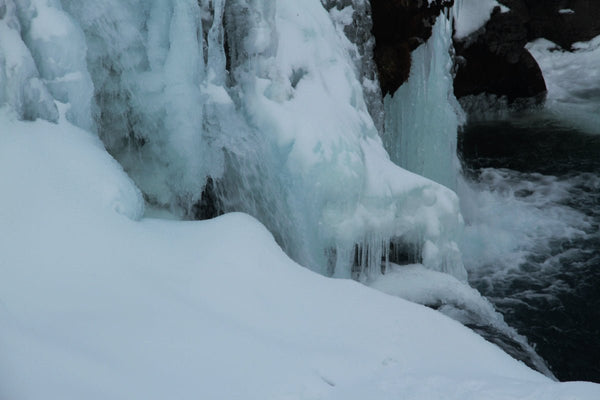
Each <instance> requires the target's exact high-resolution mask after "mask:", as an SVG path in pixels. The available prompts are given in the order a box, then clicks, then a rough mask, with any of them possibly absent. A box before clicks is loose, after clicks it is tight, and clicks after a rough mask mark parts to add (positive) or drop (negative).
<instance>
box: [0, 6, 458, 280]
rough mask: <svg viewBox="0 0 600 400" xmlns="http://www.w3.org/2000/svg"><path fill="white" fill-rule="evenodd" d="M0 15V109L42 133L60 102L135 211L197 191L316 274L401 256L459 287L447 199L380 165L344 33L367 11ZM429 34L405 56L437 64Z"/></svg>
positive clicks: (147, 9)
mask: <svg viewBox="0 0 600 400" xmlns="http://www.w3.org/2000/svg"><path fill="white" fill-rule="evenodd" d="M5 3H6V5H5V11H4V16H3V18H2V20H1V29H3V30H5V31H6V32H8V33H7V35H8V34H10V35H11V36H10V40H7V38H8V36H7V35H2V39H0V41H1V42H0V43H2V45H1V46H0V51H1V52H2V54H3V58H2V60H3V63H4V64H5V65H7V66H9V67H10V68H4V69H3V70H2V71H3V74H0V77H3V76H6V75H7V73H8V74H11V73H13V72H11V71H15V68H12V67H11V66H12V65H13V64H14V63H15V62H16V61H13V59H14V58H15V55H14V53H15V51H18V55H19V57H20V59H19V62H20V63H21V64H20V65H22V67H19V68H17V69H16V70H17V71H19V74H20V77H19V79H20V80H15V79H14V78H13V77H12V76H7V77H6V78H2V79H5V81H6V82H10V84H4V85H0V86H2V88H3V91H4V93H5V94H4V96H3V98H1V99H2V102H3V103H8V104H10V105H11V107H12V108H14V109H15V110H17V112H18V113H19V115H20V116H21V117H23V118H29V119H33V118H36V117H42V118H45V119H48V120H51V121H56V120H57V115H58V113H57V111H56V106H55V105H54V100H56V101H59V102H62V103H68V104H69V109H68V111H67V114H66V116H67V118H68V119H69V120H70V121H71V122H72V123H74V124H76V125H77V126H79V127H82V128H84V129H87V130H89V131H95V132H98V134H99V136H100V138H101V139H102V141H103V142H104V144H105V146H106V147H107V149H108V150H109V152H110V153H111V154H112V155H113V156H114V157H115V158H116V159H117V160H118V161H119V162H120V163H121V164H122V165H123V167H124V168H125V170H126V171H127V172H128V173H129V174H130V176H131V177H132V178H133V179H134V181H135V182H136V184H137V185H138V186H139V187H140V189H141V190H142V192H143V193H144V196H145V198H146V200H147V201H148V202H149V203H150V204H153V205H155V206H160V207H168V208H171V210H173V211H175V212H177V213H179V215H180V216H182V217H184V218H193V217H195V216H197V215H196V214H198V207H199V204H200V203H201V202H202V201H203V195H210V196H212V197H213V199H214V202H215V203H216V205H215V207H216V208H219V210H217V211H244V212H248V213H250V214H252V215H254V216H256V217H257V218H258V219H259V220H261V221H262V222H263V223H264V224H265V225H266V226H267V227H268V228H269V229H270V230H271V231H272V232H273V234H274V235H275V237H276V238H277V240H278V242H279V243H280V244H281V245H282V246H283V247H284V249H285V250H286V251H287V252H288V254H290V255H291V256H292V257H293V258H294V259H295V260H297V261H299V262H300V263H302V264H303V265H305V266H308V267H310V268H312V269H314V270H316V271H319V272H321V273H324V274H328V275H336V276H344V277H349V276H354V277H355V278H361V277H362V278H364V277H366V276H367V275H369V274H379V273H381V269H382V265H381V264H382V261H383V262H384V265H385V262H386V261H387V260H389V258H390V257H392V258H394V257H395V256H397V257H406V254H409V256H408V258H409V259H410V261H416V262H422V263H423V264H424V265H426V266H427V267H429V268H432V269H435V270H439V271H445V272H449V273H452V274H454V275H455V276H457V277H459V278H460V279H465V277H466V275H465V272H464V268H463V266H462V263H461V261H460V254H459V252H458V246H457V240H458V238H459V236H460V231H461V226H462V219H461V216H460V214H459V210H458V201H457V198H456V195H455V194H454V193H453V192H452V191H451V190H448V189H446V188H444V187H442V186H440V185H438V184H436V183H434V182H432V181H430V180H427V179H425V178H422V177H419V176H417V175H415V174H412V173H410V172H407V171H405V170H403V169H401V168H399V167H397V166H396V165H394V163H393V162H392V161H390V159H389V157H388V155H387V153H386V151H385V150H384V147H383V145H382V140H381V139H380V137H379V133H378V130H377V124H379V125H382V116H381V112H382V106H381V103H380V102H379V103H378V100H377V97H378V91H377V89H376V86H377V85H376V80H375V79H376V78H375V75H374V72H373V71H374V70H373V68H374V67H373V65H372V61H370V60H371V57H370V52H372V46H373V42H372V38H371V37H370V36H369V35H368V32H366V33H365V32H363V34H356V31H355V30H354V31H353V30H352V29H347V27H348V26H349V25H351V24H352V22H351V21H352V16H353V15H354V13H355V9H357V10H358V11H360V12H363V11H364V10H365V7H367V5H366V4H365V2H364V1H359V0H356V1H353V2H345V3H344V2H327V3H328V4H326V5H327V6H328V9H329V12H327V11H326V9H325V8H324V7H323V5H322V4H321V2H320V1H319V0H307V1H303V2H277V3H275V2H271V1H259V0H236V1H229V2H225V1H223V0H203V1H195V0H179V1H174V0H153V1H142V0H126V1H116V0H106V1H101V2H97V1H96V2H88V1H71V0H63V1H58V0H52V1H50V0H49V1H46V0H36V1H27V0H18V1H15V0H5ZM361 7H362V8H361ZM440 21H441V22H440V23H439V24H438V25H440V26H442V28H439V29H438V30H440V29H445V28H444V27H446V25H447V24H448V22H444V21H446V20H445V19H444V18H441V20H440ZM352 32H354V34H353V33H352ZM436 35H437V36H436V37H438V39H436V40H434V41H433V42H434V44H432V45H428V46H427V50H426V52H428V54H427V55H422V56H418V57H422V58H427V57H434V58H435V55H433V54H432V52H436V51H437V52H441V53H443V54H444V55H443V56H442V60H441V62H442V63H444V62H447V61H448V60H449V58H448V57H449V56H448V55H447V44H448V43H447V42H444V41H443V39H442V38H441V36H440V35H442V32H441V31H440V32H438V33H437V34H436ZM67 37H68V38H69V39H68V40H66V39H65V38H67ZM446 40H449V39H446ZM440 41H441V42H440ZM438 42H440V43H441V44H438ZM15 43H16V44H15ZM444 46H445V48H444ZM11 57H12V58H11ZM11 63H12V64H11ZM436 65H437V64H436V63H434V67H436ZM445 67H447V65H446V64H444V65H443V66H442V65H440V67H439V68H445ZM436 68H437V67H436ZM426 69H427V70H428V69H429V66H427V67H426ZM438 72H439V71H438V70H436V71H434V72H433V73H432V74H430V75H429V76H430V77H431V79H437V77H439V76H440V75H439V74H438ZM443 72H444V74H445V75H443V76H442V80H445V79H450V78H449V76H448V74H447V71H446V70H444V71H443ZM0 82H2V81H0ZM447 84H448V83H447V82H445V81H443V82H442V83H441V90H442V91H443V90H445V89H446V85H447ZM431 87H437V86H436V85H435V84H434V83H432V84H431ZM438 90H439V89H438ZM365 93H366V97H367V100H368V101H365ZM437 93H438V92H436V93H435V94H437ZM432 95H433V94H432ZM396 97H397V98H398V97H400V96H399V95H397V96H396ZM443 103H444V102H443ZM443 106H447V104H446V103H444V105H443ZM369 111H370V113H369ZM443 112H448V113H449V112H454V111H453V110H451V109H449V108H448V107H446V108H445V109H444V111H443ZM372 115H373V116H374V117H375V121H376V122H377V123H374V122H373V121H374V119H373V116H372ZM441 117H443V118H446V116H445V115H444V116H441ZM444 121H445V120H444ZM444 123H445V122H444ZM455 127H456V122H451V123H450V124H449V125H448V127H447V129H448V130H451V129H455ZM432 129H436V127H432ZM450 136H451V135H449V138H448V140H449V144H447V145H446V144H444V146H446V147H445V148H444V149H443V151H444V152H445V153H446V154H449V153H450V152H452V149H453V148H454V147H453V144H452V142H451V141H452V140H453V139H452V138H451V137H450ZM435 154H440V155H441V154H442V151H441V150H440V152H438V153H435ZM452 157H453V156H452ZM450 162H453V160H450ZM437 167H438V168H439V170H440V171H444V173H446V171H447V169H446V165H445V164H442V165H439V166H437ZM453 167H454V166H453ZM416 172H418V173H425V175H429V177H431V178H433V179H437V180H438V181H441V182H442V183H444V184H446V186H449V187H451V188H452V187H453V185H452V184H451V183H449V180H450V179H451V178H448V179H446V180H444V179H445V178H444V179H439V177H438V176H436V175H435V174H429V172H430V170H423V171H420V170H417V171H416ZM209 178H210V180H209ZM207 182H210V185H209V186H208V187H207ZM207 191H210V192H212V193H207ZM390 247H391V248H392V253H390ZM384 267H385V266H384Z"/></svg>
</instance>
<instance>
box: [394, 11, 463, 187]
mask: <svg viewBox="0 0 600 400" xmlns="http://www.w3.org/2000/svg"><path fill="white" fill-rule="evenodd" d="M451 46H452V23H451V20H450V19H449V18H448V16H445V15H441V16H440V17H438V19H437V21H436V23H435V25H434V27H433V34H432V36H431V38H430V39H429V40H428V41H427V43H425V44H423V45H421V46H420V47H418V48H417V49H416V50H415V51H414V52H413V53H412V64H411V70H410V77H409V79H408V81H407V82H405V83H404V84H403V85H402V86H401V87H400V88H399V89H398V90H397V91H396V93H394V94H393V95H392V96H390V95H386V97H385V99H384V107H385V128H384V134H383V141H384V144H385V147H386V149H387V150H388V152H389V154H390V157H391V158H392V160H393V161H394V162H395V163H397V164H398V165H400V166H401V167H403V168H406V169H408V170H409V171H413V172H415V173H417V174H419V175H423V176H425V177H427V178H430V179H433V180H434V181H436V182H438V183H441V184H442V185H445V186H446V187H448V188H450V189H452V190H454V189H456V180H457V177H458V174H459V170H460V164H459V162H458V158H457V156H456V135H457V130H458V127H459V125H460V124H461V123H462V122H461V121H462V120H463V112H462V110H461V108H460V105H459V104H458V102H457V100H456V98H455V97H454V94H453V86H452V80H453V79H452V74H451V71H452V66H453V60H452V57H451V53H450V51H451Z"/></svg>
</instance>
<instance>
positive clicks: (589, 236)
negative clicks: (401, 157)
mask: <svg viewBox="0 0 600 400" xmlns="http://www.w3.org/2000/svg"><path fill="white" fill-rule="evenodd" d="M599 130H600V128H599ZM459 154H460V155H461V159H462V161H463V166H464V168H465V175H466V176H467V177H468V179H469V180H470V181H471V182H472V183H473V184H474V185H478V186H477V187H478V188H479V189H480V190H487V191H490V193H500V192H502V191H505V192H508V193H509V195H507V197H506V199H507V201H509V200H510V201H511V202H514V203H511V204H515V205H516V207H514V208H511V207H507V208H506V209H502V210H499V211H498V212H502V213H503V215H502V216H499V217H498V218H494V219H493V221H492V220H491V221H492V222H490V223H497V224H499V223H500V222H497V221H502V224H503V225H506V227H507V228H505V231H506V232H509V233H510V230H511V226H512V225H514V226H515V228H514V229H515V234H514V237H515V238H517V239H515V240H517V241H519V240H520V239H519V238H523V239H522V240H523V244H522V245H519V244H518V245H517V248H515V249H513V250H514V251H515V252H519V254H522V257H520V258H519V260H520V261H519V262H517V263H514V264H512V263H511V262H508V261H506V259H504V261H498V260H499V258H496V259H492V258H490V259H489V260H486V259H485V257H483V258H482V257H480V258H478V259H477V260H478V261H471V265H467V268H468V269H469V272H470V281H471V284H472V285H473V286H474V287H476V288H477V289H479V290H480V291H481V293H482V294H483V295H485V296H486V297H488V298H489V299H490V300H491V301H492V302H493V303H494V305H495V307H496V308H497V310H498V311H500V312H501V313H502V314H503V315H504V318H505V320H506V322H508V324H509V325H511V326H513V327H514V328H516V329H517V331H518V332H519V333H520V334H522V335H524V336H526V337H527V338H528V340H529V342H530V343H531V344H532V345H534V347H535V348H536V350H537V352H538V354H539V355H540V356H542V357H543V358H544V359H545V360H546V361H547V363H548V365H549V367H550V369H551V370H552V371H553V372H554V374H555V375H556V377H557V378H558V379H559V380H561V381H565V380H587V381H594V382H600V235H599V233H598V231H599V227H600V131H599V132H598V134H597V135H592V134H587V133H582V132H579V131H577V130H574V129H571V128H568V127H564V126H561V125H559V124H557V123H554V122H552V121H550V120H544V119H542V118H538V119H532V118H531V117H527V118H514V119H513V120H510V121H507V120H504V121H493V122H489V121H488V122H478V123H470V124H469V125H468V126H467V127H466V128H465V130H464V131H463V132H462V133H461V134H460V135H459ZM520 205H522V207H521V206H520ZM511 214H514V215H511ZM494 221H496V222H494ZM524 221H525V222H524ZM549 221H550V222H549ZM467 224H469V221H468V220H467ZM511 224H512V225H511ZM519 235H521V236H519ZM509 236H510V235H509ZM508 259H510V258H508ZM475 264H478V265H475Z"/></svg>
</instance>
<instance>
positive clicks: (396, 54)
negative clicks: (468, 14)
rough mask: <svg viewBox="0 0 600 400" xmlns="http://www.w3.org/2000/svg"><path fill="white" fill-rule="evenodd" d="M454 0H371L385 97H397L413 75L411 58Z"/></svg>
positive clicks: (374, 33)
mask: <svg viewBox="0 0 600 400" xmlns="http://www.w3.org/2000/svg"><path fill="white" fill-rule="evenodd" d="M453 4H454V0H433V1H431V2H429V1H428V0H371V11H372V18H373V35H374V36H375V51H374V58H375V63H376V64H377V70H378V72H379V83H380V85H381V91H382V94H383V95H384V96H385V95H386V94H387V93H389V94H393V93H394V92H395V91H396V90H397V89H398V88H399V87H400V85H402V83H404V82H405V81H406V80H407V79H408V76H409V73H410V65H411V55H410V53H411V52H412V51H413V50H414V49H416V48H417V47H418V46H419V45H420V44H421V43H424V42H425V41H427V39H429V37H430V36H431V28H432V26H433V24H434V22H435V19H436V18H437V17H438V16H439V15H440V12H441V11H442V10H443V9H445V8H447V7H450V6H452V5H453Z"/></svg>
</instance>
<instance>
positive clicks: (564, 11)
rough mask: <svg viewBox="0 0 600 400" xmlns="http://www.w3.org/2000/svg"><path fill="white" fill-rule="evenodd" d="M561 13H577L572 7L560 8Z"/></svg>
mask: <svg viewBox="0 0 600 400" xmlns="http://www.w3.org/2000/svg"><path fill="white" fill-rule="evenodd" d="M558 13H559V14H575V11H574V10H572V9H570V8H561V9H560V10H558Z"/></svg>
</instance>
